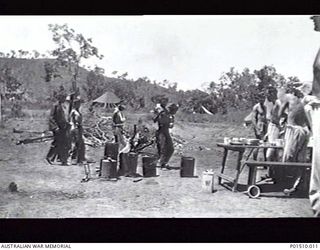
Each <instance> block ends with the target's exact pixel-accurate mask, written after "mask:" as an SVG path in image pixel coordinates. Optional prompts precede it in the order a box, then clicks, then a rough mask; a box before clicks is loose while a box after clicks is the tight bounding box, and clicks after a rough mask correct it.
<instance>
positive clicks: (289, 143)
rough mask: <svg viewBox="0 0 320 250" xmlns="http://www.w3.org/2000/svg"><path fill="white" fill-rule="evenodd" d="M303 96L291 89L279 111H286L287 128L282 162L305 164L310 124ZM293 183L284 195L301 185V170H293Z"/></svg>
mask: <svg viewBox="0 0 320 250" xmlns="http://www.w3.org/2000/svg"><path fill="white" fill-rule="evenodd" d="M303 97H304V94H303V93H302V92H301V91H299V90H298V89H293V90H292V93H291V94H289V100H288V102H286V103H285V104H284V105H283V107H282V108H281V110H280V114H282V113H283V112H284V110H285V109H288V117H287V127H286V132H285V137H284V140H285V145H284V150H283V161H284V162H306V156H307V144H308V140H309V135H310V128H311V126H310V123H309V120H308V118H307V114H306V112H305V108H304V105H303V104H302V101H301V100H302V98H303ZM293 175H294V183H293V185H292V187H291V188H288V189H284V193H285V194H292V193H293V192H295V191H297V188H298V185H299V184H300V183H301V178H302V169H301V168H296V169H294V173H293Z"/></svg>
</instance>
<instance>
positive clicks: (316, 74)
mask: <svg viewBox="0 0 320 250" xmlns="http://www.w3.org/2000/svg"><path fill="white" fill-rule="evenodd" d="M311 19H312V20H313V21H314V30H315V31H317V32H319V31H320V16H313V17H312V18H311ZM312 95H313V96H312V98H311V100H309V103H308V105H309V107H310V113H309V114H310V116H311V120H312V134H313V154H312V168H311V177H310V189H309V199H310V203H311V207H312V210H313V212H314V216H315V217H320V49H319V51H318V54H317V55H316V58H315V60H314V64H313V83H312Z"/></svg>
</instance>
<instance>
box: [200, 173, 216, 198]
mask: <svg viewBox="0 0 320 250" xmlns="http://www.w3.org/2000/svg"><path fill="white" fill-rule="evenodd" d="M201 186H202V190H203V191H204V192H208V193H213V191H214V172H213V170H206V171H203V172H202V182H201Z"/></svg>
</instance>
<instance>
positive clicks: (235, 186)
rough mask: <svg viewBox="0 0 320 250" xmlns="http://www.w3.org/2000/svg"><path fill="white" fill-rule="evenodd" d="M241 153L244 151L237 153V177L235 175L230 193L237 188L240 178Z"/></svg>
mask: <svg viewBox="0 0 320 250" xmlns="http://www.w3.org/2000/svg"><path fill="white" fill-rule="evenodd" d="M243 153H244V151H243V150H242V151H239V154H238V160H237V175H236V178H235V180H234V184H233V188H232V191H233V192H235V191H236V190H237V186H238V179H239V176H240V172H241V160H242V157H243Z"/></svg>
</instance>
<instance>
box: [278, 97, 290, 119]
mask: <svg viewBox="0 0 320 250" xmlns="http://www.w3.org/2000/svg"><path fill="white" fill-rule="evenodd" d="M287 108H289V102H288V101H286V102H285V103H284V104H282V106H281V107H280V108H279V117H280V118H281V117H283V116H285V110H286V109H287Z"/></svg>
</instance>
